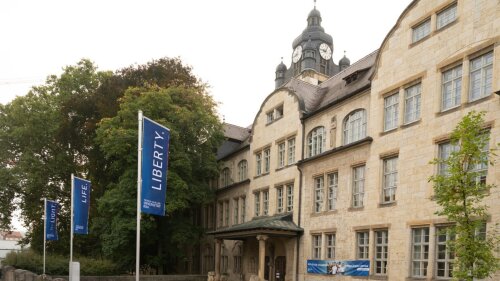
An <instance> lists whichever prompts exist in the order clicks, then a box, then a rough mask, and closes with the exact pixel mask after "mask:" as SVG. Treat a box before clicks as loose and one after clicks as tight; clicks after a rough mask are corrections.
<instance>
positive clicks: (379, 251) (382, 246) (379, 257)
mask: <svg viewBox="0 0 500 281" xmlns="http://www.w3.org/2000/svg"><path fill="white" fill-rule="evenodd" d="M379 235H381V237H379ZM374 238H375V241H374V242H375V245H374V246H375V249H374V251H375V253H374V255H373V261H374V274H375V275H382V276H385V275H387V268H388V260H389V230H388V229H378V230H375V231H374ZM379 238H381V239H379ZM379 264H380V266H379Z"/></svg>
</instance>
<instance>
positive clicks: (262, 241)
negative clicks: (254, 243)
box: [257, 235, 269, 281]
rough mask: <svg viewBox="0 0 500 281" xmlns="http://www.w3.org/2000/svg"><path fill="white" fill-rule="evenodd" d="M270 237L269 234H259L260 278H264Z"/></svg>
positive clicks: (261, 279) (261, 280)
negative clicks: (267, 245) (267, 244)
mask: <svg viewBox="0 0 500 281" xmlns="http://www.w3.org/2000/svg"><path fill="white" fill-rule="evenodd" d="M268 238H269V236H267V235H257V240H259V280H260V281H263V280H264V270H265V266H266V264H265V262H266V240H267V239H268Z"/></svg>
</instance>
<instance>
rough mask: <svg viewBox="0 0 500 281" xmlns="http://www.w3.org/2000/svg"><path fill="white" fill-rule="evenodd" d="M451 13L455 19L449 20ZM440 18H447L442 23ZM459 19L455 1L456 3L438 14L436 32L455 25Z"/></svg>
mask: <svg viewBox="0 0 500 281" xmlns="http://www.w3.org/2000/svg"><path fill="white" fill-rule="evenodd" d="M449 12H451V13H452V15H453V18H451V19H449V17H450V14H449ZM440 16H443V17H445V19H444V20H442V21H440ZM457 18H458V7H457V2H456V1H455V2H454V3H452V4H450V5H448V6H447V7H445V8H444V9H442V10H441V11H439V12H437V13H436V30H441V29H443V28H445V27H447V26H448V25H450V24H452V23H454V22H455V21H456V20H457Z"/></svg>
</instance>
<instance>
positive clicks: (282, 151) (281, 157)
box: [278, 141, 286, 168]
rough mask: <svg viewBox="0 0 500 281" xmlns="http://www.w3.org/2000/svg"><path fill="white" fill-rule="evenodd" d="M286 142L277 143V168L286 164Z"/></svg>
mask: <svg viewBox="0 0 500 281" xmlns="http://www.w3.org/2000/svg"><path fill="white" fill-rule="evenodd" d="M285 155H286V142H284V141H283V142H280V143H278V168H283V167H285V166H286V158H285Z"/></svg>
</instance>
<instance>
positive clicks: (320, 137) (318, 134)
mask: <svg viewBox="0 0 500 281" xmlns="http://www.w3.org/2000/svg"><path fill="white" fill-rule="evenodd" d="M325 148H326V129H325V127H324V126H318V127H315V128H314V129H312V130H311V131H310V132H309V134H307V157H313V156H316V155H319V154H321V153H323V152H324V151H325Z"/></svg>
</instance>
